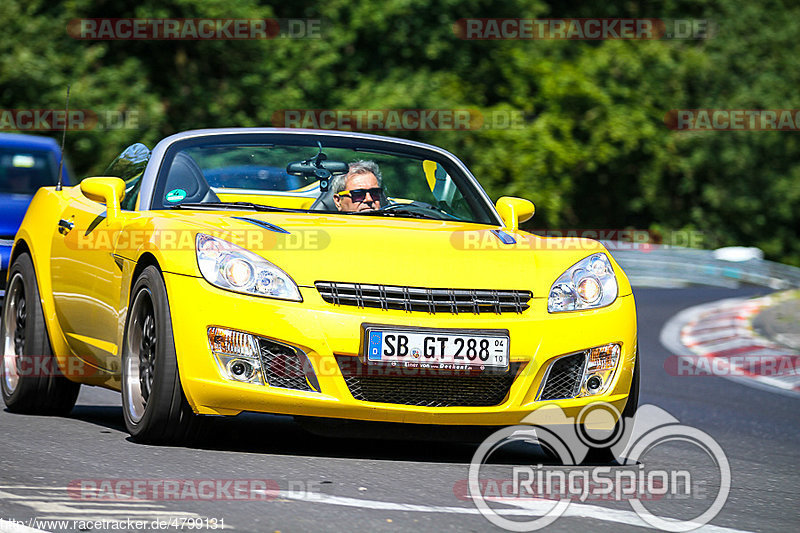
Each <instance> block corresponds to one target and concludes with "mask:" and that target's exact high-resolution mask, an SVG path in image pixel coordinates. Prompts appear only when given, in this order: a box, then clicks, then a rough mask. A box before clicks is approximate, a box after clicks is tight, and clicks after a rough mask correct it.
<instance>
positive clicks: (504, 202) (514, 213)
mask: <svg viewBox="0 0 800 533" xmlns="http://www.w3.org/2000/svg"><path fill="white" fill-rule="evenodd" d="M495 207H496V208H497V212H498V213H500V218H502V219H503V223H504V224H505V225H506V228H508V229H509V230H511V231H514V230H516V229H518V228H519V225H520V224H522V223H523V222H525V221H527V220H530V218H531V217H532V216H533V212H534V211H535V210H536V208H535V207H534V206H533V202H531V201H529V200H525V199H523V198H514V197H513V196H501V197H500V198H499V199H498V200H497V203H496V204H495Z"/></svg>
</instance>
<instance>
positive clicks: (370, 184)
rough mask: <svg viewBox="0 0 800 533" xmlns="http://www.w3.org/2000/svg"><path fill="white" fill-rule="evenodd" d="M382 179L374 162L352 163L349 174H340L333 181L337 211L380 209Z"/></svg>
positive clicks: (332, 188) (332, 186) (332, 187)
mask: <svg viewBox="0 0 800 533" xmlns="http://www.w3.org/2000/svg"><path fill="white" fill-rule="evenodd" d="M381 179H382V178H381V170H380V169H379V168H378V165H377V163H375V162H374V161H354V162H352V163H350V165H349V170H348V171H347V174H339V175H338V176H334V177H333V179H332V180H331V190H332V191H333V202H334V203H335V204H336V209H338V210H339V211H344V212H356V211H371V210H374V209H380V207H381V197H382V196H383V189H382V188H381Z"/></svg>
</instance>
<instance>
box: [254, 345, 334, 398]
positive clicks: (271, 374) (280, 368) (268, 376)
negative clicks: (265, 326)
mask: <svg viewBox="0 0 800 533" xmlns="http://www.w3.org/2000/svg"><path fill="white" fill-rule="evenodd" d="M258 345H259V351H260V352H261V367H262V368H263V370H264V379H265V380H266V381H267V384H268V385H269V386H270V387H280V388H282V389H295V390H304V391H313V390H314V389H313V388H312V387H311V385H309V380H310V381H311V382H312V383H314V385H315V387H316V389H317V390H319V385H318V384H317V383H316V381H317V380H316V376H315V375H314V371H313V370H312V369H311V365H310V364H309V363H308V360H307V359H306V358H305V356H304V355H302V354H301V353H299V352H298V351H297V350H295V349H294V348H292V347H291V346H286V345H285V344H280V343H277V342H273V341H271V340H269V339H264V338H261V337H259V338H258ZM304 367H305V368H304ZM307 376H308V377H309V379H306V377H307Z"/></svg>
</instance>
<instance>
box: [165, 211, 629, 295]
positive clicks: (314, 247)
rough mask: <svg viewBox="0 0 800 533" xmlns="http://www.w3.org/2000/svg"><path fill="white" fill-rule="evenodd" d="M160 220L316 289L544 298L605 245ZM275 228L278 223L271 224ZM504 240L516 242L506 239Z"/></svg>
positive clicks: (358, 223) (190, 260)
mask: <svg viewBox="0 0 800 533" xmlns="http://www.w3.org/2000/svg"><path fill="white" fill-rule="evenodd" d="M178 220H180V223H178ZM187 222H189V223H190V224H191V229H189V228H187V226H186V223H187ZM162 224H163V225H164V229H166V228H170V227H171V228H177V227H180V228H182V229H181V231H183V232H186V231H189V232H192V233H196V232H202V233H207V234H210V235H214V236H218V237H220V238H223V239H226V240H228V241H230V242H233V243H235V244H239V245H241V246H243V247H245V248H247V249H249V250H251V251H253V252H255V253H257V254H259V255H261V256H262V257H264V258H266V259H268V260H269V261H271V262H272V263H274V264H275V265H277V266H278V267H280V268H281V269H283V270H284V271H286V272H287V273H288V274H289V275H290V276H292V278H293V279H294V280H295V281H296V282H297V283H298V284H299V285H304V286H313V285H314V282H315V281H339V282H350V283H371V284H384V285H404V286H414V287H432V288H465V289H498V290H504V289H527V290H531V291H533V293H534V297H545V296H546V294H547V291H549V289H550V286H551V285H552V283H553V282H554V281H555V279H556V278H557V277H558V276H559V275H560V274H561V273H562V272H563V271H564V270H566V269H567V268H569V267H570V266H571V265H573V264H575V263H576V262H577V261H579V260H581V259H583V258H584V257H586V256H588V255H590V254H591V253H593V252H597V251H604V250H605V249H604V248H603V247H602V245H601V244H600V243H598V242H596V241H592V240H588V239H545V238H541V237H537V236H535V235H531V234H528V233H525V232H514V233H506V232H499V234H498V232H497V228H496V227H493V226H486V225H480V224H467V223H461V222H450V221H434V220H419V219H402V218H387V217H367V216H352V215H322V214H314V215H306V214H294V213H247V214H241V213H237V214H224V215H221V214H219V213H201V212H193V213H192V215H191V217H180V219H178V217H176V216H175V215H173V214H170V215H165V216H163V217H159V219H158V221H157V222H156V225H158V226H161V225H162ZM270 226H274V227H273V228H272V229H268V228H269V227H270ZM493 230H494V231H493ZM284 232H285V233H284ZM503 240H506V241H509V242H510V241H511V240H513V241H515V242H514V243H513V244H505V243H504V242H503ZM184 242H192V243H193V240H185V241H184ZM171 255H173V256H175V255H176V254H171ZM178 255H180V256H182V257H181V261H180V262H181V263H183V265H185V268H191V269H192V270H191V273H192V274H194V275H199V271H198V270H197V266H196V260H195V258H194V252H193V250H192V252H191V257H188V256H187V254H186V250H184V253H181V254H178ZM612 261H613V259H612ZM184 273H187V274H188V273H190V272H188V271H185V270H184ZM623 294H624V293H623Z"/></svg>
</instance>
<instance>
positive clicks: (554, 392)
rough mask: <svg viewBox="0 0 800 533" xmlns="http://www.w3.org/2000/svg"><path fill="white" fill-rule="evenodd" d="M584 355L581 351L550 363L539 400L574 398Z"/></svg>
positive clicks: (581, 372)
mask: <svg viewBox="0 0 800 533" xmlns="http://www.w3.org/2000/svg"><path fill="white" fill-rule="evenodd" d="M585 360H586V355H585V354H584V353H583V352H580V353H576V354H572V355H567V356H565V357H561V358H559V359H556V361H555V362H554V363H552V364H551V365H550V371H549V372H548V373H547V377H546V378H545V379H546V381H545V384H544V388H543V389H542V394H541V395H540V396H539V399H540V400H559V399H563V398H574V397H575V396H576V395H577V394H578V390H579V388H580V385H581V377H582V376H583V366H584V363H585Z"/></svg>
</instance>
